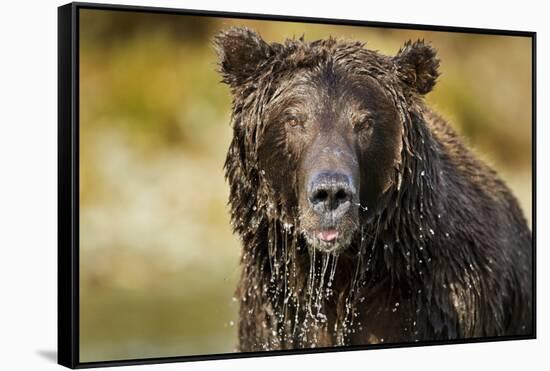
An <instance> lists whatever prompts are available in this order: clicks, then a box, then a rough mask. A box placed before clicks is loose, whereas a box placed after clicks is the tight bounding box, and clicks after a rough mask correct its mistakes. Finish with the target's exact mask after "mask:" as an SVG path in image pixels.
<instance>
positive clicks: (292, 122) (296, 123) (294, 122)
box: [286, 117, 304, 128]
mask: <svg viewBox="0 0 550 371" xmlns="http://www.w3.org/2000/svg"><path fill="white" fill-rule="evenodd" d="M286 124H287V125H288V126H290V127H291V128H298V127H303V126H304V124H303V121H302V120H300V119H298V118H297V117H291V118H289V119H287V120H286Z"/></svg>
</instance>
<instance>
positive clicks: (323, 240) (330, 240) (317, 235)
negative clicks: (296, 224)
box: [304, 227, 350, 253]
mask: <svg viewBox="0 0 550 371" xmlns="http://www.w3.org/2000/svg"><path fill="white" fill-rule="evenodd" d="M304 235H305V237H306V239H307V241H308V242H309V244H310V245H311V246H312V247H313V248H316V249H318V250H320V251H323V252H326V253H333V252H336V251H338V250H341V249H343V248H345V247H346V246H348V245H349V244H350V238H349V234H348V233H345V231H344V230H342V229H341V228H337V227H329V228H320V229H316V230H315V231H311V232H304Z"/></svg>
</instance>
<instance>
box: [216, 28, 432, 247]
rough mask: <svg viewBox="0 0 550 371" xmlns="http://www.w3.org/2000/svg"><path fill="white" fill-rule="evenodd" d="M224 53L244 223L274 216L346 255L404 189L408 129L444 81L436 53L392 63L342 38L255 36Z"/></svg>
mask: <svg viewBox="0 0 550 371" xmlns="http://www.w3.org/2000/svg"><path fill="white" fill-rule="evenodd" d="M215 46H216V49H217V52H218V57H219V65H220V73H221V75H222V76H223V81H224V82H225V83H227V84H228V85H229V86H230V88H231V91H232V94H233V130H234V137H233V142H232V144H231V147H230V149H229V153H228V157H227V162H226V171H227V177H228V179H229V183H230V187H231V193H232V195H231V204H232V210H233V219H234V222H237V223H239V221H240V222H241V223H245V224H248V225H250V220H253V219H254V217H255V216H254V215H253V214H254V213H255V214H256V215H257V214H258V213H264V214H265V215H266V216H267V217H269V218H277V219H278V220H281V221H282V222H283V223H284V224H285V225H292V226H293V227H294V228H295V230H296V231H298V232H299V233H300V234H301V236H302V237H303V238H304V239H305V240H306V241H308V242H309V244H310V245H311V246H314V247H315V248H317V249H320V250H322V251H325V252H333V251H337V250H342V249H344V248H346V247H347V246H349V245H350V243H351V241H352V240H353V239H354V236H357V235H358V233H357V232H358V231H359V230H360V229H361V228H362V226H363V225H365V224H366V223H372V222H373V221H374V220H375V217H376V215H379V214H380V213H382V212H383V209H384V206H385V200H387V197H388V195H389V194H390V193H391V192H392V191H395V190H397V189H399V187H400V183H401V181H403V177H404V176H405V177H406V169H405V167H406V166H407V165H406V164H404V161H403V156H405V155H406V150H407V139H406V128H405V127H406V125H407V122H409V123H410V122H411V115H412V114H414V112H413V111H415V110H416V111H418V110H422V108H421V107H422V104H421V100H422V96H423V95H424V94H426V93H428V92H429V91H430V90H431V89H432V88H433V86H434V84H435V80H436V79H437V77H438V71H437V70H438V66H439V61H438V59H437V57H436V54H435V51H434V50H433V49H432V48H431V47H430V46H429V45H427V44H425V43H424V42H423V41H417V42H415V43H411V42H407V43H406V44H405V45H404V47H403V48H402V49H401V50H400V51H399V52H398V53H397V55H396V56H393V57H388V56H384V55H381V54H379V53H377V52H375V51H371V50H368V49H366V48H365V47H364V45H363V44H361V43H359V42H344V41H337V40H335V39H332V38H329V39H326V40H318V41H313V42H305V41H304V40H303V38H300V39H298V40H286V41H285V43H283V44H279V43H267V42H265V41H264V40H263V39H262V38H261V37H260V36H259V35H258V34H257V33H256V32H254V31H252V30H250V29H247V28H231V29H228V30H226V31H223V32H221V33H220V34H218V35H217V36H216V38H215ZM417 113H418V112H417ZM251 209H253V211H251ZM243 218H245V219H247V218H249V219H250V220H245V221H244V222H243V220H242V219H243ZM252 224H253V223H252ZM237 229H238V227H237Z"/></svg>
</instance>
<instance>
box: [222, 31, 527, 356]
mask: <svg viewBox="0 0 550 371" xmlns="http://www.w3.org/2000/svg"><path fill="white" fill-rule="evenodd" d="M214 43H215V46H216V49H217V52H218V57H219V66H220V73H221V75H222V76H223V82H225V83H226V84H228V85H229V86H230V89H231V93H232V96H233V111H232V125H233V138H232V141H231V144H230V147H229V150H228V154H227V159H226V163H225V170H226V178H227V180H228V183H229V187H230V197H229V204H230V208H231V220H232V224H233V227H234V230H235V232H236V233H237V234H238V235H239V237H240V238H241V240H242V257H241V265H242V274H241V279H240V283H239V286H238V289H237V298H238V300H239V303H240V311H239V313H240V318H239V322H238V325H239V327H238V334H239V349H240V350H241V351H259V350H278V349H296V348H305V347H308V348H309V347H332V346H348V345H364V344H375V343H403V342H415V341H430V340H447V339H459V338H480V337H487V336H500V335H511V336H512V335H524V336H530V335H531V334H532V332H533V328H532V320H533V318H532V276H531V275H532V253H533V252H532V249H533V246H532V240H531V232H530V230H529V227H528V226H527V223H526V221H525V219H524V217H523V215H522V211H521V210H520V208H519V206H518V203H517V201H516V199H515V198H514V196H513V195H512V193H511V192H510V190H509V189H508V188H507V187H506V185H505V184H504V183H503V182H502V181H501V180H500V179H499V177H498V176H497V174H496V173H495V172H494V171H493V170H491V169H490V168H489V167H487V166H486V165H485V164H483V163H482V162H480V161H479V160H478V159H476V158H475V157H474V156H473V155H472V153H471V152H470V151H469V150H468V149H467V148H466V147H465V146H464V144H463V143H462V141H461V140H460V138H459V137H458V135H457V134H456V133H455V132H454V131H453V129H452V128H451V126H450V125H449V124H448V123H447V122H446V121H445V120H444V119H442V118H441V117H439V116H438V115H437V114H436V113H435V112H433V111H432V110H430V109H429V108H428V107H427V106H426V104H425V103H424V100H423V96H424V95H425V94H427V93H428V92H430V90H431V89H432V88H433V87H434V84H435V82H436V79H437V78H438V75H439V73H438V67H439V60H438V58H437V56H436V52H435V50H434V49H433V48H432V47H431V46H430V45H428V44H427V43H425V42H423V41H417V42H414V43H412V42H410V41H409V42H406V43H405V45H404V46H403V47H402V48H401V50H400V51H399V52H398V53H397V55H395V56H385V55H381V54H379V53H377V52H375V51H372V50H369V49H367V48H366V47H365V46H364V44H362V43H360V42H348V41H342V40H336V39H333V38H328V39H326V40H317V41H313V42H306V41H304V39H303V37H302V38H300V39H293V40H286V41H285V42H284V43H282V44H280V43H267V42H265V41H264V40H263V39H262V38H261V37H260V36H259V35H258V34H257V33H256V32H254V31H252V30H250V29H247V28H230V29H227V30H225V31H222V32H221V33H219V34H218V35H217V36H216V37H215V40H214Z"/></svg>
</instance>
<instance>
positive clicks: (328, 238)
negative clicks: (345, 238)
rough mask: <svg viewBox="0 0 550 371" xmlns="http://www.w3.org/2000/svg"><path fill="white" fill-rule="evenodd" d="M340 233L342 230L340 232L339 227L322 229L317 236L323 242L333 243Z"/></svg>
mask: <svg viewBox="0 0 550 371" xmlns="http://www.w3.org/2000/svg"><path fill="white" fill-rule="evenodd" d="M339 235H340V232H338V230H337V229H334V228H330V229H325V230H321V231H320V232H319V233H317V238H318V239H319V240H321V241H322V242H326V243H331V242H334V241H336V240H337V239H338V236H339Z"/></svg>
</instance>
